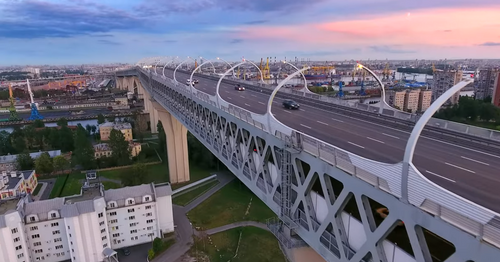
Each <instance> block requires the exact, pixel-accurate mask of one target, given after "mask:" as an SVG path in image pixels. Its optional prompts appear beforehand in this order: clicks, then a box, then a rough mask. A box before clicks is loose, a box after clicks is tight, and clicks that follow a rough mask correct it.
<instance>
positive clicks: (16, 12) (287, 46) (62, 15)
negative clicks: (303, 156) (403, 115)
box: [0, 0, 500, 65]
mask: <svg viewBox="0 0 500 262" xmlns="http://www.w3.org/2000/svg"><path fill="white" fill-rule="evenodd" d="M499 12H500V5H499V4H498V2H497V1H494V0H478V1H473V2H471V1H463V0H458V1H457V0H443V1H440V2H439V3H436V2H432V1H429V0H423V1H419V2H418V3H417V2H404V3H403V2H400V1H394V0H376V1H368V0H357V1H350V2H343V3H337V2H335V1H332V0H314V1H295V0H294V1H281V0H280V1H273V3H271V4H269V3H267V1H263V0H261V1H253V2H247V1H231V2H226V1H222V0H211V1H209V0H193V1H180V0H179V1H173V0H170V1H163V0H156V1H148V2H146V1H134V2H124V1H117V0H105V1H96V0H55V1H51V2H50V3H49V2H48V1H43V0H42V1H34V0H27V1H10V0H0V39H1V40H0V57H2V58H3V59H1V60H0V65H21V64H56V65H57V64H78V63H92V64H94V63H112V62H125V63H133V62H137V61H138V60H139V59H141V58H143V57H151V56H162V55H163V56H164V55H169V54H178V55H184V56H188V55H190V56H203V57H206V58H208V59H211V58H215V57H218V56H220V57H223V58H224V59H226V60H238V59H240V58H241V57H245V58H249V59H259V60H260V58H262V57H263V58H265V57H267V56H277V57H287V58H289V59H292V58H293V57H295V56H297V57H301V58H309V59H312V60H344V59H363V60H366V59H372V60H374V59H386V58H387V59H444V58H447V59H460V58H478V59H487V58H491V59H494V58H498V57H495V55H496V54H498V52H499V51H500V33H497V32H498V30H499V29H500V23H498V22H495V21H496V18H497V14H498V13H499Z"/></svg>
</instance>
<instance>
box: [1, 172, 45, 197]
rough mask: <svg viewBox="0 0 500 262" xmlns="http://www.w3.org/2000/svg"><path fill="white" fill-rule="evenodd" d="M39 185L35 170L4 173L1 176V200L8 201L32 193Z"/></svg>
mask: <svg viewBox="0 0 500 262" xmlns="http://www.w3.org/2000/svg"><path fill="white" fill-rule="evenodd" d="M37 185H38V178H37V177H36V174H35V170H28V171H19V172H18V171H11V172H6V171H3V172H2V174H1V176H0V199H8V198H11V197H16V196H19V195H22V194H23V193H32V192H33V191H34V190H35V188H36V186H37Z"/></svg>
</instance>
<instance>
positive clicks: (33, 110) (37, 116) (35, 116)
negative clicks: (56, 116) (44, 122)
mask: <svg viewBox="0 0 500 262" xmlns="http://www.w3.org/2000/svg"><path fill="white" fill-rule="evenodd" d="M26 84H27V85H28V93H29V95H30V101H31V115H30V117H29V118H28V120H39V119H40V120H41V119H43V116H42V115H40V113H38V105H37V104H36V103H35V100H34V99H33V92H31V86H30V80H29V79H26Z"/></svg>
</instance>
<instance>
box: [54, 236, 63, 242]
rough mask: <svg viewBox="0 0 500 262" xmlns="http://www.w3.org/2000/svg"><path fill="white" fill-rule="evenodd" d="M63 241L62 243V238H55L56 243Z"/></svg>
mask: <svg viewBox="0 0 500 262" xmlns="http://www.w3.org/2000/svg"><path fill="white" fill-rule="evenodd" d="M61 241H62V238H60V237H58V238H54V243H57V242H61Z"/></svg>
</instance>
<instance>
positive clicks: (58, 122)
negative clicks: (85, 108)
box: [57, 117, 68, 127]
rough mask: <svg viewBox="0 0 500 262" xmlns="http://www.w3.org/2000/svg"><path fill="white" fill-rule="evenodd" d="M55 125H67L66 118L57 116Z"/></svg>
mask: <svg viewBox="0 0 500 262" xmlns="http://www.w3.org/2000/svg"><path fill="white" fill-rule="evenodd" d="M57 126H61V127H63V126H68V120H67V119H66V118H64V117H61V118H59V120H57Z"/></svg>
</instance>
